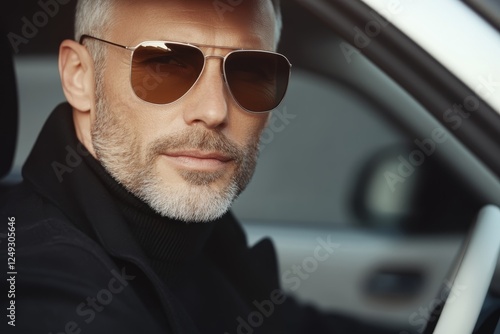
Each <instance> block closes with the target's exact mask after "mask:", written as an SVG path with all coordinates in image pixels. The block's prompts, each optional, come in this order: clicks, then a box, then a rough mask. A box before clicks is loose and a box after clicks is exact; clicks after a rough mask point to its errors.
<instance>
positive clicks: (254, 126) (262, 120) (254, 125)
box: [234, 111, 269, 146]
mask: <svg viewBox="0 0 500 334" xmlns="http://www.w3.org/2000/svg"><path fill="white" fill-rule="evenodd" d="M237 112H239V113H242V112H244V111H237ZM245 113H246V112H245ZM268 117H269V114H265V115H258V114H249V113H246V114H243V115H242V116H241V117H239V119H235V120H234V124H235V125H234V132H235V140H236V141H237V142H238V143H239V144H240V145H243V146H246V145H248V144H250V143H254V142H256V141H258V140H259V138H260V135H261V134H262V131H263V130H264V128H265V126H266V123H267V119H268Z"/></svg>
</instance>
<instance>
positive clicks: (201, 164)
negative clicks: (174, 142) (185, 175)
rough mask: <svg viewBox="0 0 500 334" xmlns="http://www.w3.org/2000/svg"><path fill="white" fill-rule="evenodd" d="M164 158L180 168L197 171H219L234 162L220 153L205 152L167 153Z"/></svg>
mask: <svg viewBox="0 0 500 334" xmlns="http://www.w3.org/2000/svg"><path fill="white" fill-rule="evenodd" d="M163 156H164V157H166V158H167V159H168V160H169V161H171V162H173V163H175V164H176V165H179V166H180V167H184V168H189V169H197V170H214V169H219V168H221V167H223V166H225V165H226V164H227V163H229V162H231V161H232V160H233V158H231V157H229V156H228V155H225V154H223V153H220V152H204V151H179V152H166V153H164V154H163Z"/></svg>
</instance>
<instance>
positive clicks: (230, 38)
mask: <svg viewBox="0 0 500 334" xmlns="http://www.w3.org/2000/svg"><path fill="white" fill-rule="evenodd" d="M230 3H232V5H231V4H230ZM275 25H276V19H275V12H274V9H273V6H272V3H271V0H234V1H213V0H141V1H133V0H116V5H115V7H114V9H113V13H112V20H111V22H110V26H109V28H110V29H109V34H110V35H111V37H112V38H113V40H118V41H120V42H121V43H125V44H127V45H135V44H138V43H140V42H142V41H145V40H172V41H180V42H189V43H194V44H207V45H220V46H231V47H238V48H245V49H264V50H272V49H273V48H274V44H275V38H276V36H275Z"/></svg>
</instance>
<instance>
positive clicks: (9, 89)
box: [0, 26, 18, 178]
mask: <svg viewBox="0 0 500 334" xmlns="http://www.w3.org/2000/svg"><path fill="white" fill-rule="evenodd" d="M0 30H1V32H2V33H1V37H0V39H1V40H0V43H1V44H0V92H2V93H1V96H2V108H1V109H0V178H2V177H4V176H5V175H7V173H9V171H10V169H11V167H12V163H13V162H14V153H15V149H16V140H17V126H18V100H17V85H16V76H15V72H14V62H13V57H12V47H11V45H10V43H9V40H8V38H7V34H6V33H5V30H4V27H3V26H1V27H0Z"/></svg>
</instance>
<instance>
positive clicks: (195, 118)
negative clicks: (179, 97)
mask: <svg viewBox="0 0 500 334" xmlns="http://www.w3.org/2000/svg"><path fill="white" fill-rule="evenodd" d="M221 61H222V60H220V59H217V58H208V59H207V62H206V65H205V68H204V70H203V73H202V74H201V77H200V78H199V80H198V82H197V83H196V85H195V87H193V90H192V91H191V92H190V93H189V94H190V97H189V101H190V103H189V105H188V106H187V108H186V109H185V110H184V121H185V122H186V123H187V124H189V125H193V124H196V123H201V124H203V125H204V126H206V127H207V128H209V129H215V128H220V127H223V126H224V125H225V124H226V122H227V119H228V112H229V103H230V96H229V94H228V93H229V92H227V90H226V86H225V82H224V76H223V74H222V70H221V69H222V67H221V66H222V65H221Z"/></svg>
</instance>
